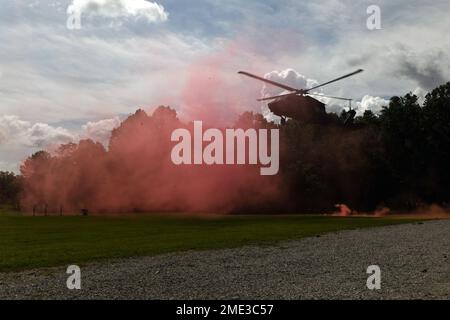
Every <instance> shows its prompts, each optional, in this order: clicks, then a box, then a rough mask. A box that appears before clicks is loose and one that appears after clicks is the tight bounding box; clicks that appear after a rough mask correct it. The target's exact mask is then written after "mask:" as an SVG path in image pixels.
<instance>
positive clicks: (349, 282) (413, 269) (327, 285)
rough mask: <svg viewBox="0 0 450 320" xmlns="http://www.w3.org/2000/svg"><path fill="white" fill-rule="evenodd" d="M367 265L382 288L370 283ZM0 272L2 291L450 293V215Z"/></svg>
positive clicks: (285, 295)
mask: <svg viewBox="0 0 450 320" xmlns="http://www.w3.org/2000/svg"><path fill="white" fill-rule="evenodd" d="M369 265H378V266H380V268H381V272H382V274H381V278H382V283H381V290H376V291H370V290H368V289H367V287H366V280H367V277H368V276H369V275H368V274H366V270H367V267H368V266H369ZM65 271H66V267H58V268H50V269H39V270H31V271H26V272H20V273H0V298H1V299H24V298H27V299H450V220H440V221H429V222H424V223H414V224H407V225H398V226H388V227H380V228H372V229H362V230H353V231H341V232H336V233H331V234H327V235H323V236H321V237H314V238H306V239H302V240H298V241H290V242H284V243H280V244H278V245H275V246H266V247H261V246H246V247H242V248H237V249H226V250H211V251H197V252H185V253H176V254H167V255H161V256H156V257H142V258H132V259H119V260H112V261H107V262H101V263H100V262H99V263H91V264H88V265H85V266H82V270H81V276H82V288H81V290H68V289H67V287H66V279H67V276H68V275H66V273H65Z"/></svg>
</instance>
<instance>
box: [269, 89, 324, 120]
mask: <svg viewBox="0 0 450 320" xmlns="http://www.w3.org/2000/svg"><path fill="white" fill-rule="evenodd" d="M268 107H269V109H270V111H272V113H274V114H275V115H277V116H279V117H284V118H292V119H295V120H297V121H299V122H300V123H319V124H320V123H325V122H326V121H327V113H326V111H325V104H323V103H322V102H320V101H319V100H316V99H314V98H312V97H310V96H304V95H292V96H287V97H282V98H278V99H276V100H274V101H272V102H270V103H269V104H268Z"/></svg>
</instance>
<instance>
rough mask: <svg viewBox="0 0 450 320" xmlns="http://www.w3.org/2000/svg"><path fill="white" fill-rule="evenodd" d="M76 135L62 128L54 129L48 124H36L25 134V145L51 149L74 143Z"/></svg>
mask: <svg viewBox="0 0 450 320" xmlns="http://www.w3.org/2000/svg"><path fill="white" fill-rule="evenodd" d="M75 139H76V135H74V134H72V133H71V132H69V130H67V129H65V128H62V127H53V126H50V125H48V124H46V123H35V124H33V125H32V126H31V127H30V128H28V129H27V130H26V131H25V133H24V143H25V144H28V145H29V146H30V147H37V148H49V147H54V146H58V145H60V144H63V143H68V142H72V141H74V140H75Z"/></svg>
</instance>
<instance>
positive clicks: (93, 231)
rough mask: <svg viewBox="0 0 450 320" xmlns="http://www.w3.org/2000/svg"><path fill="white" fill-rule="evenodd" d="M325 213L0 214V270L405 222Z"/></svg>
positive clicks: (269, 240) (227, 245) (265, 241)
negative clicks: (205, 216)
mask: <svg viewBox="0 0 450 320" xmlns="http://www.w3.org/2000/svg"><path fill="white" fill-rule="evenodd" d="M411 221H413V220H410V219H399V218H370V217H351V218H342V217H325V216H227V217H215V218H208V219H202V218H192V217H190V218H186V217H174V216H170V217H161V216H156V217H155V216H145V217H136V216H134V217H124V218H112V217H107V218H102V217H24V216H14V215H3V216H0V271H14V270H23V269H29V268H35V267H48V266H56V265H63V264H82V263H84V262H88V261H93V260H99V259H105V258H118V257H131V256H142V255H156V254H162V253H169V252H176V251H185V250H203V249H217V248H230V247H237V246H242V245H246V244H262V245H264V244H271V243H274V242H277V241H281V240H289V239H299V238H302V237H307V236H314V235H319V234H323V233H326V232H331V231H337V230H343V229H356V228H366V227H375V226H384V225H390V224H399V223H405V222H411Z"/></svg>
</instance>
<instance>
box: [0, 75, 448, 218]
mask: <svg viewBox="0 0 450 320" xmlns="http://www.w3.org/2000/svg"><path fill="white" fill-rule="evenodd" d="M330 117H332V118H333V119H334V120H335V121H332V122H331V123H330V124H328V125H317V124H306V125H303V124H302V125H300V124H299V123H298V122H296V121H295V120H290V121H288V122H287V123H286V124H285V125H283V126H279V129H280V173H279V175H278V178H277V179H276V180H273V181H271V185H268V186H266V185H264V186H263V184H262V183H260V181H259V180H256V179H257V178H253V177H252V178H248V179H251V180H240V181H241V182H242V183H245V181H251V185H252V187H251V188H247V189H245V188H243V189H240V191H239V192H238V193H236V194H235V193H233V195H232V196H231V197H230V198H227V199H229V200H230V201H234V202H236V205H235V206H233V207H232V208H231V209H230V211H232V212H280V213H281V212H292V213H294V212H296V213H305V212H311V213H317V212H330V211H332V210H333V208H334V206H335V204H337V203H345V204H347V205H348V206H349V207H350V208H352V209H355V210H358V211H371V210H374V209H376V208H377V207H389V208H390V209H393V210H400V211H408V210H414V209H416V208H419V207H421V206H423V205H427V204H439V205H441V206H447V205H448V203H449V201H450V166H449V164H450V82H448V83H446V84H444V85H441V86H439V87H437V88H436V89H434V90H432V91H431V92H430V93H428V94H427V96H426V97H425V101H424V102H423V104H420V103H419V102H418V97H417V96H415V95H413V94H411V93H409V94H406V95H405V96H402V97H397V96H395V97H392V98H391V99H390V101H389V104H388V105H387V106H384V107H383V108H382V110H381V112H380V113H379V114H374V113H373V112H371V111H366V112H365V113H364V114H363V115H360V116H358V117H356V118H355V120H354V122H353V123H352V124H351V125H344V124H343V121H342V120H343V119H346V111H343V112H342V113H341V114H340V115H335V114H330ZM180 125H183V124H181V122H179V121H178V119H177V118H176V112H175V111H174V110H172V109H170V108H168V107H160V108H158V110H157V111H156V112H155V113H154V114H153V115H152V116H147V115H146V114H145V113H143V111H138V112H136V114H134V115H132V116H130V117H129V118H128V119H127V120H125V121H124V122H123V123H122V125H121V126H120V127H119V128H118V129H115V130H114V131H113V133H112V136H111V140H110V144H109V148H108V149H105V148H104V147H103V146H102V145H100V144H98V143H94V142H92V141H90V140H83V141H80V142H79V143H78V144H73V143H72V144H67V145H63V146H61V147H60V149H59V150H58V154H57V155H56V156H55V155H52V154H50V153H48V152H46V151H39V152H37V153H35V154H33V155H32V156H30V157H29V158H28V159H26V160H25V161H24V163H23V165H22V167H21V173H20V174H19V175H16V174H13V173H10V172H0V204H1V205H14V206H18V205H19V203H20V204H21V205H22V208H23V209H24V208H25V207H27V208H28V209H27V210H30V209H29V208H30V206H31V205H43V204H45V206H46V210H47V206H49V207H50V208H52V209H49V210H52V211H57V210H62V209H61V208H60V207H62V206H65V207H70V208H71V209H70V210H76V209H77V208H78V209H80V210H81V209H83V208H84V207H87V206H93V204H92V203H96V202H98V199H101V198H102V196H103V197H104V198H105V199H106V198H108V201H110V203H112V204H113V205H111V206H110V207H108V208H109V209H110V210H112V211H114V210H116V211H129V210H143V211H144V210H148V209H149V208H150V209H155V210H158V208H159V207H161V209H163V208H164V206H167V208H170V210H184V208H186V210H189V208H190V207H189V205H190V203H189V200H188V199H187V198H186V199H184V198H182V197H177V195H174V194H170V197H167V198H165V194H163V190H166V191H167V190H178V189H177V188H179V186H178V184H177V183H176V181H169V179H165V177H168V176H169V175H171V174H175V175H176V177H177V179H182V180H184V182H185V183H187V184H189V183H190V182H192V183H194V184H195V183H196V182H195V180H201V181H203V182H204V183H207V182H208V180H211V179H208V178H207V177H203V176H196V175H189V174H180V173H179V172H175V171H171V170H175V169H173V168H166V167H163V166H162V165H161V163H160V162H158V161H160V159H161V158H163V157H164V156H165V154H166V153H167V152H168V151H167V150H166V146H165V145H161V144H160V140H161V137H162V135H163V134H167V133H168V132H170V130H171V129H173V128H176V127H177V126H180ZM275 126H276V125H274V124H273V123H268V122H267V121H266V120H265V119H264V118H263V117H262V115H260V114H254V113H251V112H245V113H243V114H242V115H241V116H240V117H239V119H238V120H237V121H236V123H235V126H234V127H235V128H249V127H252V128H273V127H275ZM131 137H132V139H131ZM131 140H132V141H133V143H130V141H131ZM141 140H142V141H141ZM149 144H150V145H151V146H153V149H148V148H147V147H146V146H147V145H149ZM135 158H139V159H144V160H145V163H146V165H148V166H149V169H145V170H144V169H139V170H137V171H136V169H138V168H137V167H139V166H142V165H141V162H139V161H138V159H135ZM92 170H94V171H95V172H96V173H99V174H98V175H97V174H96V175H93V174H92ZM133 171H136V172H137V173H135V174H134V173H133ZM117 172H120V173H121V174H120V175H119V174H117ZM174 172H175V173H174ZM57 173H58V174H57ZM100 173H101V174H100ZM164 174H166V176H164ZM211 174H212V175H214V177H216V178H217V179H218V181H219V178H220V179H222V180H223V178H224V177H227V176H228V175H225V176H223V175H220V174H219V173H217V172H211ZM252 174H253V173H252ZM133 175H139V176H140V177H139V178H142V176H144V177H145V178H146V179H147V181H149V182H148V183H150V184H152V185H153V186H154V187H153V189H152V192H151V193H143V190H144V189H145V186H144V185H142V186H141V185H140V183H141V182H140V180H139V179H138V177H133ZM250 175H251V174H250V173H249V174H248V177H250ZM133 179H134V180H133ZM189 179H192V180H189ZM202 179H203V180H202ZM227 179H228V178H227ZM213 181H214V179H213ZM106 184H109V185H110V186H114V187H111V188H106V187H105V185H106ZM136 184H137V186H136V188H134V187H133V188H132V187H131V186H132V185H133V186H134V185H136ZM67 185H70V186H71V187H70V186H69V187H67ZM125 186H126V187H125ZM199 186H200V184H199ZM258 186H261V189H263V188H265V189H264V190H266V191H267V192H266V191H264V192H261V194H262V195H259V196H257V195H256V194H257V193H258V191H257V190H254V189H258ZM211 188H214V184H210V185H208V190H210V189H211ZM224 188H225V187H223V188H222V189H217V190H218V191H217V192H219V191H220V192H225V191H224V190H225V189H224ZM230 188H231V187H230ZM270 188H272V189H276V190H274V191H270V192H269V191H268V190H269V189H270ZM97 189H101V190H102V191H101V192H99V191H98V192H97V191H96V190H97ZM191 189H192V188H191ZM194 189H195V188H194ZM96 192H97V193H98V194H97V198H95V200H94V198H92V195H93V194H94V193H96ZM167 192H169V191H167ZM180 192H184V191H183V190H180ZM135 193H138V194H135ZM139 193H141V195H139ZM69 195H70V196H69ZM189 195H190V196H192V194H191V193H189ZM271 195H273V196H271ZM62 197H65V198H64V199H66V200H64V201H62V200H61V201H60V200H55V199H56V198H58V199H59V198H62ZM127 197H128V198H127ZM152 197H153V198H154V199H152V200H151V201H150V200H147V198H152ZM158 197H160V198H161V199H165V200H164V201H157V198H158ZM239 197H242V198H245V199H249V200H248V201H240V200H239V201H238V200H237V199H240V198H239ZM125 198H127V200H130V199H133V200H132V201H126V202H125V201H122V200H123V199H125ZM144 198H145V200H144ZM67 199H69V200H67ZM170 199H177V200H174V201H178V202H177V203H178V205H172V206H171V205H169V204H170V201H171V200H170ZM220 199H222V198H220V197H219V196H216V197H212V200H211V201H216V200H217V201H219V200H220ZM197 200H198V199H197ZM222 200H223V199H222ZM141 203H143V204H145V205H142V207H140V206H141V205H140V204H141ZM205 208H209V207H207V206H206V207H205ZM211 208H214V207H211Z"/></svg>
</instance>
